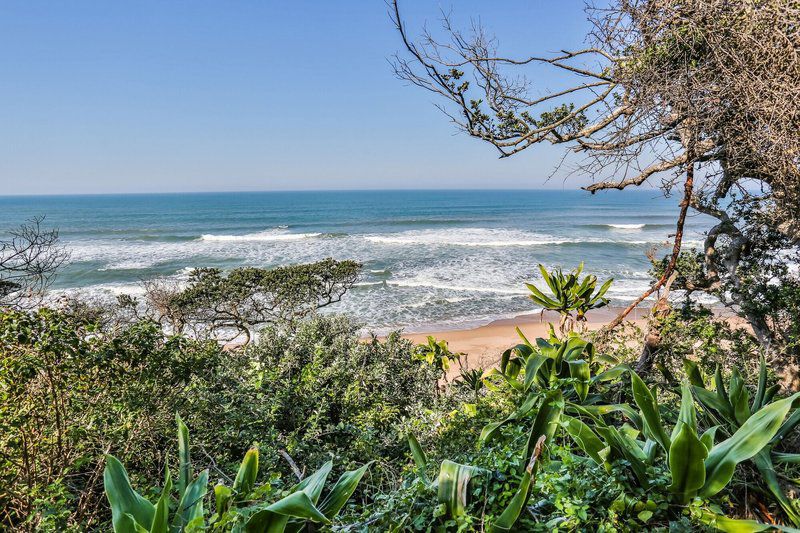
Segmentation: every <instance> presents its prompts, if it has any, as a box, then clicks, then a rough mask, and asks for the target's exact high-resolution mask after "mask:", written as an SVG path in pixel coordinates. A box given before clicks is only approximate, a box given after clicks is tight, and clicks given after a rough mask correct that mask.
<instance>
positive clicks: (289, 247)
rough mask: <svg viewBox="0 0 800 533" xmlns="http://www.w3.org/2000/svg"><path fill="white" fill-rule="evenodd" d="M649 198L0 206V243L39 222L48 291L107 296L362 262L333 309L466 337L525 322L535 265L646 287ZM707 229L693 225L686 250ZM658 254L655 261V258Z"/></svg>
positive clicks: (655, 229)
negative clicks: (12, 231)
mask: <svg viewBox="0 0 800 533" xmlns="http://www.w3.org/2000/svg"><path fill="white" fill-rule="evenodd" d="M676 212H677V200H675V199H664V198H663V197H661V196H660V195H659V193H658V192H657V191H630V192H616V191H614V192H609V193H605V194H597V195H595V196H592V195H589V194H588V193H585V192H583V191H552V190H548V191H544V190H543V191H535V190H525V191H342V192H265V193H252V192H248V193H208V194H158V195H124V196H123V195H119V196H49V197H0V231H5V230H7V229H8V228H11V227H14V226H16V225H18V224H20V223H21V222H23V221H24V220H25V219H29V218H31V217H34V216H41V215H44V216H46V220H45V224H46V225H49V226H54V227H58V228H59V229H60V232H61V239H62V242H63V244H64V245H65V246H66V247H67V248H69V250H70V251H71V262H70V265H69V266H68V267H67V268H66V269H65V270H64V271H63V272H62V273H61V275H60V276H59V277H58V279H57V282H56V284H55V286H54V289H56V290H59V291H60V290H80V291H82V292H84V293H86V294H89V295H92V296H96V297H100V298H110V297H112V296H113V295H116V294H120V293H132V294H136V293H138V292H139V291H140V288H139V283H140V281H141V280H143V279H148V278H153V277H164V276H175V277H178V278H185V277H186V275H187V273H188V271H189V270H190V269H192V268H196V267H204V266H214V267H221V268H224V269H228V268H234V267H237V266H242V265H251V266H261V267H271V266H276V265H286V264H291V263H301V262H307V261H314V260H317V259H322V258H325V257H334V258H337V259H356V260H358V261H361V262H363V263H364V272H363V276H362V279H361V280H360V282H359V284H358V285H357V286H356V287H355V288H354V290H353V291H352V292H351V293H350V294H348V295H347V296H346V297H345V300H344V301H343V302H342V303H340V304H338V305H337V306H334V308H332V310H335V311H339V312H346V313H349V314H352V315H354V316H356V317H358V318H359V319H360V320H361V321H363V322H364V323H365V324H366V325H368V326H369V327H372V328H376V329H379V330H382V329H386V328H390V327H399V326H402V327H405V328H406V329H408V330H414V329H425V328H429V327H457V326H462V325H476V324H480V323H485V322H488V321H490V320H492V319H495V318H501V317H506V316H513V315H516V314H519V313H521V312H526V311H532V310H533V309H534V308H533V306H532V302H530V300H528V299H527V298H526V296H525V294H526V289H525V286H524V285H523V283H524V282H526V281H528V282H530V281H533V282H536V281H537V280H539V279H540V277H539V275H538V270H537V268H536V265H537V263H543V264H545V265H546V266H548V267H552V266H559V265H560V266H563V267H567V268H571V267H574V266H576V265H577V264H578V263H579V262H580V261H585V263H586V270H587V271H588V272H591V273H594V274H596V275H598V276H599V277H601V278H606V277H613V278H614V279H615V280H616V282H615V283H614V285H613V286H612V288H611V291H610V292H609V294H610V296H611V298H612V301H613V302H614V303H625V302H629V301H630V300H632V299H633V298H635V297H636V296H637V295H638V294H640V293H641V291H642V290H643V289H645V288H646V287H647V286H648V279H649V278H648V276H647V269H648V267H649V264H648V261H647V258H646V256H645V253H646V252H647V250H648V249H650V248H652V247H653V246H655V245H658V244H659V243H663V242H664V241H665V240H666V239H667V238H668V236H669V234H670V233H672V232H673V231H674V220H675V216H676ZM708 227H709V223H708V220H707V219H703V218H697V217H696V218H692V219H690V221H689V230H688V234H687V237H686V239H687V240H688V242H687V245H688V246H691V245H697V243H698V240H699V239H701V238H702V232H703V231H705V230H706V229H707V228H708ZM666 250H667V249H666V248H664V249H663V250H662V253H666Z"/></svg>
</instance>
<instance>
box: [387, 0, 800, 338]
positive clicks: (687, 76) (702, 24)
mask: <svg viewBox="0 0 800 533" xmlns="http://www.w3.org/2000/svg"><path fill="white" fill-rule="evenodd" d="M586 13H587V18H588V20H589V21H590V23H591V29H590V31H589V32H588V34H587V36H586V42H587V45H586V47H585V48H582V49H579V50H564V51H562V52H560V53H557V54H554V55H550V56H540V55H531V56H528V57H523V58H512V57H508V56H504V55H502V54H501V53H499V52H498V46H497V41H496V40H495V39H494V37H492V36H490V35H489V34H487V32H486V31H485V30H484V28H482V27H481V26H480V25H479V24H473V26H472V28H471V30H470V31H469V32H463V31H461V30H459V29H458V28H456V27H454V26H453V24H452V22H451V20H450V18H449V17H447V16H445V17H444V19H443V27H442V32H441V33H436V34H434V33H433V32H431V31H428V30H427V29H426V30H425V32H424V33H423V35H422V37H421V39H419V40H414V39H413V38H412V37H411V36H410V35H409V33H408V31H407V28H406V25H405V24H404V21H403V19H402V18H401V14H400V10H399V7H398V2H397V0H393V1H392V3H391V6H390V15H391V17H392V19H393V21H394V23H395V25H396V27H397V29H398V31H399V33H400V36H401V37H402V41H403V44H404V46H405V48H406V51H407V52H408V53H407V54H403V55H398V56H396V58H395V61H394V69H395V72H396V74H397V76H399V77H400V78H401V79H403V80H406V81H408V82H410V83H412V84H414V85H416V86H419V87H422V88H424V89H426V90H428V91H431V92H433V93H435V94H437V95H438V96H440V97H441V99H442V103H441V104H438V107H440V109H442V110H443V111H444V112H445V113H446V114H447V116H448V117H450V119H451V120H452V121H453V123H454V124H455V125H456V127H457V128H458V129H459V130H461V131H463V132H465V133H467V134H468V135H470V136H472V137H475V138H478V139H480V140H483V141H485V142H487V143H489V144H490V145H492V146H493V147H494V148H495V149H497V150H498V151H499V153H500V157H501V158H505V157H509V156H513V155H515V154H518V153H519V152H521V151H523V150H525V149H527V148H529V147H531V146H534V145H537V144H540V143H551V144H557V145H562V144H563V145H565V146H567V147H569V148H570V149H571V150H572V151H574V152H576V153H578V154H580V155H581V156H582V161H581V162H580V163H579V164H578V166H577V168H576V169H575V171H578V172H580V173H581V174H583V175H588V176H591V177H592V178H593V181H594V183H593V184H591V185H589V186H588V187H585V189H586V190H588V191H590V192H592V193H595V192H597V191H600V190H606V189H625V188H628V187H635V186H640V185H644V184H646V183H651V184H656V185H658V186H660V187H661V188H662V189H663V191H664V192H665V194H670V193H672V192H674V191H675V190H676V189H677V190H678V191H679V192H680V194H681V195H682V202H681V204H680V208H679V211H678V213H677V223H676V231H675V234H674V241H673V247H672V253H671V255H670V256H669V259H668V261H667V264H666V265H665V266H666V268H665V269H664V270H663V273H662V274H663V275H661V277H660V278H659V279H658V281H657V282H656V283H655V284H654V285H653V286H652V287H651V288H650V289H649V290H648V291H647V292H646V293H645V294H644V295H642V298H641V299H639V300H638V301H637V302H634V305H637V304H638V303H640V302H641V301H642V300H643V299H644V298H646V297H647V296H649V295H650V294H652V293H654V292H655V291H657V290H659V289H660V288H661V287H662V286H663V285H664V284H665V283H666V282H667V280H668V279H669V277H670V275H671V273H672V272H673V271H674V269H675V264H676V262H677V258H678V254H679V253H680V249H681V241H682V238H683V225H684V222H685V218H686V216H687V211H688V210H689V209H693V210H695V211H697V212H700V213H704V214H706V215H710V216H712V217H714V218H716V219H717V221H718V223H717V225H716V226H715V227H714V228H713V229H712V230H711V231H710V232H709V234H708V238H707V239H706V241H705V258H706V265H705V270H706V273H707V276H708V280H707V284H708V286H709V287H713V286H715V285H719V284H723V285H728V286H731V285H737V284H740V283H741V280H740V279H739V278H738V277H737V267H738V264H739V261H740V259H741V258H742V256H743V255H744V254H746V252H747V250H748V247H749V246H750V244H751V243H750V242H749V241H748V237H747V232H746V231H743V229H742V226H743V225H744V224H746V220H743V219H742V217H737V216H736V211H735V209H739V210H745V211H747V210H750V211H752V210H755V209H758V210H759V211H760V212H762V213H764V216H763V217H762V220H763V219H767V220H768V221H769V224H770V226H771V227H772V228H773V229H774V230H775V231H776V232H778V233H780V234H781V235H783V236H784V238H785V240H786V242H787V243H788V244H789V245H794V246H796V245H797V243H798V242H800V167H799V166H798V162H799V161H800V105H798V102H800V60H798V55H800V32H798V31H797V21H798V20H800V6H799V5H798V4H797V3H796V2H792V1H791V0H767V1H760V0H736V1H732V2H731V1H728V0H689V1H678V0H615V1H613V2H612V3H611V4H610V5H609V6H608V7H603V8H599V7H589V8H587V10H586ZM546 67H547V68H552V69H554V70H556V71H559V72H560V73H561V74H562V75H565V76H566V77H567V78H569V79H571V80H572V82H571V83H568V84H567V85H565V86H564V87H562V88H560V89H557V90H553V91H550V92H544V91H543V88H542V87H537V85H536V83H535V80H534V81H533V82H532V81H531V80H530V79H528V78H526V77H525V75H526V72H527V73H530V70H527V69H535V68H546ZM695 174H697V176H695ZM754 202H755V204H754ZM717 288H718V287H717ZM741 303H742V302H741V301H736V302H733V304H735V305H740V304H741ZM634 305H632V306H631V307H629V308H628V310H627V312H629V310H630V309H632V308H633V306H634ZM627 312H626V313H623V314H622V315H621V316H620V317H619V319H618V320H615V321H614V322H612V324H611V325H610V326H611V327H615V326H616V325H618V324H619V323H620V322H621V321H622V318H623V317H624V316H625V315H626V314H627ZM748 318H749V319H751V323H753V322H755V323H754V324H753V325H754V328H755V329H756V330H757V332H759V334H760V335H761V336H762V340H765V341H768V340H769V339H768V337H769V336H770V332H769V331H768V330H766V331H764V330H763V328H762V327H761V326H762V324H759V323H758V320H757V317H751V316H748Z"/></svg>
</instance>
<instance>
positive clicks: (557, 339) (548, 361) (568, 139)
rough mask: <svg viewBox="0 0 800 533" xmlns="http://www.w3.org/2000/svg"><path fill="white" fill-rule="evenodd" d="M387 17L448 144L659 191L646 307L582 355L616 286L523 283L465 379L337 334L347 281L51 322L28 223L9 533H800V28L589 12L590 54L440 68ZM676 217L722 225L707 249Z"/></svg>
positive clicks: (43, 246) (674, 12)
mask: <svg viewBox="0 0 800 533" xmlns="http://www.w3.org/2000/svg"><path fill="white" fill-rule="evenodd" d="M390 5H391V13H392V16H393V18H394V21H395V23H396V25H397V27H398V29H399V31H400V33H401V37H402V39H403V42H404V44H405V46H406V49H407V51H408V53H410V54H411V55H410V58H403V57H399V58H398V59H397V63H396V71H397V73H398V74H399V75H400V76H401V77H403V78H404V79H407V80H409V81H411V82H412V83H414V84H415V85H418V86H422V87H424V88H426V89H429V90H431V91H433V92H435V93H437V94H439V95H440V96H442V97H444V98H445V99H446V100H447V101H448V102H449V104H448V105H451V106H455V109H456V110H457V111H456V113H453V115H454V117H455V118H454V120H455V121H456V123H457V124H458V125H459V127H461V128H462V129H463V130H464V131H466V132H467V133H468V134H469V135H472V136H474V137H477V138H479V139H481V140H483V141H486V142H489V143H490V144H492V145H494V146H495V147H496V148H498V149H499V150H500V151H501V153H502V155H503V156H511V155H514V154H516V153H519V152H521V151H522V150H524V149H526V148H527V147H529V146H532V145H535V144H537V143H540V142H552V143H556V144H561V143H572V146H573V147H574V148H575V149H576V150H577V151H579V152H581V153H583V154H584V155H588V157H589V159H588V166H586V167H584V169H586V170H589V171H590V173H591V174H592V175H593V176H595V177H596V178H598V179H597V181H596V182H595V184H594V185H591V186H588V187H587V188H588V189H589V190H590V191H591V192H597V191H600V190H604V189H623V188H626V187H628V186H638V185H641V184H643V183H645V182H646V181H647V180H648V179H650V178H652V177H654V176H660V177H661V178H662V180H663V181H662V187H663V190H664V192H665V193H671V192H673V189H677V190H678V191H679V194H680V195H681V198H682V202H681V203H680V205H679V209H678V211H677V212H676V217H675V218H676V225H675V232H674V234H673V236H672V239H673V240H672V250H671V252H670V253H669V254H668V255H667V256H666V257H663V258H662V257H657V256H656V255H655V254H652V256H651V260H652V270H651V276H652V280H651V281H652V283H651V285H650V288H649V289H648V290H647V291H646V292H645V293H644V294H643V295H642V296H641V298H639V299H638V300H636V301H635V302H633V303H632V304H631V306H630V307H629V308H627V309H622V310H620V311H621V312H620V313H619V316H618V317H617V318H616V319H614V320H612V321H611V322H609V323H608V324H606V325H604V326H603V327H601V328H599V329H591V328H589V327H588V326H587V315H588V314H590V313H592V312H594V311H595V310H597V309H599V308H602V307H605V306H607V305H608V304H609V303H610V299H609V296H608V294H609V290H610V289H612V288H613V283H614V282H613V280H599V279H598V278H597V277H596V276H595V275H591V274H586V273H585V272H584V266H583V264H580V265H578V266H577V267H576V268H574V270H570V268H571V267H572V265H562V266H561V267H556V268H547V267H545V266H542V265H540V266H539V268H538V270H536V268H535V265H531V270H530V276H531V277H530V279H529V281H530V283H528V284H526V286H527V289H528V290H529V298H530V301H531V309H542V308H543V309H545V310H548V311H551V312H553V313H555V314H556V315H557V317H558V318H557V320H556V321H554V323H553V324H551V325H550V326H549V329H548V333H547V334H546V335H544V336H542V337H541V338H535V337H534V336H533V335H529V334H527V333H526V331H525V330H524V328H517V334H518V339H508V347H507V349H505V350H501V351H499V352H498V353H497V354H496V361H497V363H496V364H495V365H493V366H492V367H491V368H485V369H484V368H477V367H475V366H473V365H471V364H470V363H471V361H470V360H469V355H468V354H462V353H459V352H456V351H454V350H453V349H451V346H450V344H448V342H447V341H446V340H444V339H436V338H434V337H429V338H428V339H427V342H426V343H424V344H421V345H415V344H414V343H413V342H411V341H410V340H408V339H407V338H405V337H404V336H403V335H402V332H392V333H389V334H387V335H384V336H380V337H379V336H376V335H374V334H372V333H368V332H367V333H365V332H364V331H363V328H362V325H361V324H359V323H357V322H355V321H354V320H353V319H352V318H349V317H347V316H344V315H337V314H333V313H332V312H331V311H332V310H335V307H334V308H331V307H329V306H330V305H331V304H333V303H335V302H338V301H339V300H341V299H343V298H347V292H348V291H350V290H351V289H352V288H353V287H354V286H355V284H356V282H357V281H358V279H359V276H360V270H361V265H360V264H359V263H357V262H355V261H347V260H344V261H342V260H335V259H326V260H323V261H320V262H316V263H310V264H300V265H293V266H286V267H279V268H273V269H265V268H254V267H247V268H237V269H233V270H227V271H225V270H222V269H216V268H201V269H195V270H193V271H192V272H191V273H190V274H189V275H188V279H187V280H186V281H185V283H173V282H170V281H168V280H159V279H156V280H148V281H145V282H143V296H141V297H139V298H134V297H131V296H122V297H120V298H119V299H118V301H116V302H115V303H109V302H102V303H98V302H93V301H88V300H82V299H80V298H72V299H69V298H64V299H60V300H55V299H47V298H46V296H47V294H46V290H47V288H48V286H49V284H50V282H51V281H52V280H53V279H54V276H55V275H56V274H57V273H58V271H59V269H60V268H61V267H62V265H64V263H65V262H66V261H67V259H68V254H67V252H66V251H64V250H63V249H61V248H60V247H59V244H58V233H57V232H56V231H54V230H48V229H46V228H45V227H44V226H43V225H42V221H41V220H38V219H37V220H34V221H32V222H30V223H26V224H25V225H23V226H22V227H21V228H20V229H18V230H13V231H12V232H11V237H10V238H9V239H7V240H5V241H0V528H2V529H7V530H19V531H112V530H113V531H115V532H120V533H121V532H124V533H127V532H136V533H141V532H166V531H170V532H182V531H185V532H191V531H235V532H283V531H291V532H298V531H309V532H310V531H353V532H355V531H359V532H360V531H364V532H366V531H459V532H461V531H492V532H506V531H553V530H563V531H604V532H612V531H620V532H626V531H640V530H651V531H714V530H720V531H731V532H750V531H753V532H755V531H797V530H798V529H800V501H799V499H798V493H799V492H800V429H798V426H800V392H798V389H800V383H799V382H798V363H800V361H798V356H799V355H800V322H798V319H797V316H798V312H799V311H800V278H799V277H798V272H797V265H798V263H799V262H800V248H798V239H800V233H798V228H799V227H800V225H798V213H800V195H799V194H798V191H800V187H798V170H797V169H798V154H800V149H798V147H799V146H800V143H798V138H799V137H798V132H800V128H798V127H797V126H798V108H797V101H798V94H800V93H799V92H798V91H800V75H799V74H798V73H799V72H800V70H798V69H800V62H798V60H797V52H798V50H800V41H798V32H797V21H798V20H800V8H798V6H797V5H796V3H793V2H788V1H785V0H767V1H755V0H741V1H734V2H730V1H723V0H703V1H700V0H695V1H692V0H690V1H688V2H674V1H671V0H643V1H641V2H638V1H634V2H616V3H612V4H611V5H610V7H608V8H603V9H598V10H590V12H589V15H590V17H591V20H592V22H593V24H594V26H593V27H594V28H595V31H594V32H593V33H592V35H590V36H589V37H590V41H591V45H590V47H589V48H587V49H585V50H578V51H572V52H564V53H563V54H561V55H558V56H555V57H551V58H542V57H538V56H532V57H531V58H528V59H523V60H514V59H510V58H503V57H502V56H501V55H499V54H498V53H497V50H496V48H495V44H494V41H493V40H492V39H488V38H487V36H486V33H485V32H484V31H483V30H482V29H481V28H480V27H477V26H476V29H475V33H474V34H473V35H471V36H468V35H464V34H463V33H461V32H460V31H458V30H457V29H455V27H454V26H453V25H452V24H451V23H450V22H449V21H447V20H446V21H445V27H444V30H445V32H446V33H447V34H448V35H449V37H450V40H448V41H447V42H446V43H441V42H440V41H439V40H437V39H436V38H435V36H433V35H431V34H427V35H426V36H425V37H424V38H423V39H422V41H421V43H415V42H414V41H413V40H412V39H411V38H410V36H409V34H408V32H407V29H406V27H405V25H404V23H403V21H402V19H401V17H400V8H399V6H398V4H397V2H393V3H392V4H390ZM587 56H591V57H594V58H596V62H597V63H598V65H599V68H592V69H590V68H589V67H584V66H576V65H575V63H574V60H575V59H576V58H585V57H587ZM529 64H540V65H545V66H551V67H554V68H557V69H559V70H562V71H564V72H566V73H570V74H574V75H576V76H578V77H579V78H580V81H579V83H578V84H577V85H575V86H573V87H571V88H568V89H565V90H564V91H559V92H556V93H553V94H551V95H548V96H545V97H534V96H531V95H530V94H529V92H528V90H527V85H525V84H524V83H520V82H519V78H515V77H513V75H511V74H508V75H506V74H505V72H504V71H505V69H506V68H513V67H519V66H524V65H529ZM468 70H469V71H470V76H467V74H466V72H467V71H468ZM472 80H476V81H475V82H473V81H472ZM581 95H588V97H587V100H585V101H580V99H579V96H581ZM565 97H569V98H570V99H572V98H574V99H575V100H576V102H569V101H567V102H565V101H563V99H564V98H565ZM648 158H652V159H651V160H649V161H646V160H647V159H648ZM620 168H623V169H628V170H630V171H631V172H633V174H631V175H628V174H625V175H624V177H622V178H619V174H618V171H619V169H620ZM602 172H612V173H613V175H614V176H616V177H611V178H609V177H608V176H605V177H603V175H602ZM623 174H624V172H623ZM753 183H756V185H755V186H754V185H753ZM690 210H695V211H696V212H700V213H704V214H706V215H710V216H712V217H713V218H714V219H716V220H717V221H718V222H717V223H715V225H714V226H713V228H712V229H711V230H710V231H709V232H708V234H707V236H706V239H705V242H704V243H703V246H702V249H701V250H699V251H698V250H692V249H690V248H689V247H687V246H685V243H684V242H683V229H684V224H685V220H686V217H687V214H688V213H689V211H690ZM590 267H591V265H590ZM540 281H541V282H540ZM521 285H522V284H521ZM678 290H680V291H683V293H682V294H678V292H677V291H678ZM698 293H704V294H705V295H709V296H713V297H714V298H715V299H716V300H715V301H716V302H718V303H717V304H716V305H714V306H712V307H707V306H703V305H701V304H700V303H698V301H697V300H696V299H695V298H693V296H696V295H697V294H698ZM648 296H655V298H653V301H652V302H650V301H648V302H647V304H648V305H652V308H651V310H650V313H649V316H648V318H647V323H646V324H645V326H644V331H642V330H641V329H639V327H638V326H637V325H635V324H631V323H629V322H626V318H627V317H628V315H629V312H630V311H631V309H633V308H635V307H636V306H637V305H640V304H642V305H643V302H645V301H646V298H647V297H648ZM323 308H326V309H325V311H324V312H320V310H322V309H323ZM722 311H725V312H726V314H723V313H722Z"/></svg>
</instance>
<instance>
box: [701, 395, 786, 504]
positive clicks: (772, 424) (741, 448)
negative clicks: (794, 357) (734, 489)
mask: <svg viewBox="0 0 800 533" xmlns="http://www.w3.org/2000/svg"><path fill="white" fill-rule="evenodd" d="M798 398H800V393H796V394H793V395H792V396H789V397H788V398H785V399H783V400H780V401H777V402H775V403H773V404H771V405H768V406H767V407H764V408H763V409H761V410H759V411H758V412H757V413H755V414H754V415H753V416H751V417H750V418H748V419H747V421H746V422H745V423H744V424H742V426H741V427H740V428H739V429H738V430H737V431H736V433H734V434H733V435H731V437H730V438H729V439H727V440H725V441H723V442H721V443H719V444H718V445H716V446H714V448H712V449H711V452H710V453H709V454H708V458H707V459H706V484H705V486H704V487H703V489H702V491H701V495H702V496H704V497H710V496H713V495H714V494H716V493H718V492H719V491H720V490H722V489H723V488H724V487H725V486H726V485H727V484H728V483H729V482H730V480H731V478H732V477H733V471H734V469H735V468H736V465H737V464H739V463H741V462H742V461H746V460H747V459H750V458H751V457H753V456H754V455H755V454H757V453H758V452H760V451H761V450H762V449H763V448H764V447H765V446H766V445H767V444H769V442H770V440H772V437H774V436H775V434H776V433H777V432H778V429H780V427H781V424H782V423H783V419H784V418H785V417H786V414H787V413H788V412H789V411H790V410H791V409H792V405H793V403H794V402H795V401H796V400H797V399H798Z"/></svg>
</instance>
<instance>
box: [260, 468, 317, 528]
mask: <svg viewBox="0 0 800 533" xmlns="http://www.w3.org/2000/svg"><path fill="white" fill-rule="evenodd" d="M306 479H308V478H306ZM265 510H266V511H270V512H272V513H276V514H279V515H284V516H287V517H290V518H305V519H306V520H312V521H314V522H321V523H323V524H330V523H331V521H330V520H328V517H326V516H325V515H324V514H322V512H321V511H320V510H319V509H317V507H316V506H315V505H314V502H313V501H311V498H310V497H309V496H308V494H306V492H304V491H302V490H298V491H295V492H293V493H291V494H289V495H288V496H286V497H285V498H282V499H280V500H278V501H277V502H275V503H273V504H271V505H269V506H268V507H267V508H266V509H265Z"/></svg>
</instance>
